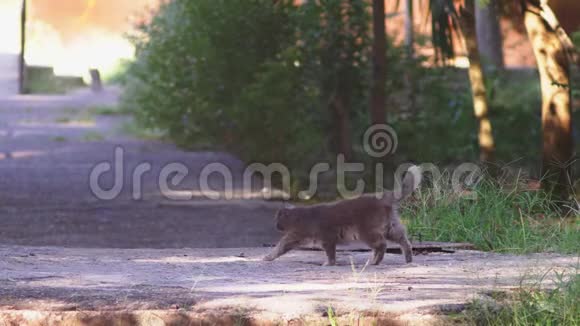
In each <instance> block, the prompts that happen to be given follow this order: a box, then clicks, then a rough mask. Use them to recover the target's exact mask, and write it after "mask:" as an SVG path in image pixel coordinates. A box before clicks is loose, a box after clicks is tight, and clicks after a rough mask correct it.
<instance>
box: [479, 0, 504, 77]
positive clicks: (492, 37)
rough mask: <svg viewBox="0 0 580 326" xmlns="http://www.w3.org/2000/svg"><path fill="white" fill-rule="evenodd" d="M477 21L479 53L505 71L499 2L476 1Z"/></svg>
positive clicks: (495, 0)
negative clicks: (484, 2)
mask: <svg viewBox="0 0 580 326" xmlns="http://www.w3.org/2000/svg"><path fill="white" fill-rule="evenodd" d="M475 21H476V30H477V43H478V44H479V53H480V54H481V56H482V57H483V58H484V60H488V61H489V63H491V64H492V65H493V66H494V67H495V68H498V69H503V68H504V66H505V64H504V57H503V39H502V35H501V29H500V25H499V18H498V8H497V0H489V3H487V4H482V3H480V2H479V1H476V6H475Z"/></svg>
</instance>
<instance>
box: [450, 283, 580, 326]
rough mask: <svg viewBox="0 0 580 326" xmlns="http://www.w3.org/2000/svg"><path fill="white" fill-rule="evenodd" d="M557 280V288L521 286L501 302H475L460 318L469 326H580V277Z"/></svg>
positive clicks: (486, 300)
mask: <svg viewBox="0 0 580 326" xmlns="http://www.w3.org/2000/svg"><path fill="white" fill-rule="evenodd" d="M556 277H557V282H556V288H555V289H551V290H543V289H541V288H540V286H539V285H536V286H531V287H521V288H520V289H518V290H517V291H516V292H515V293H514V294H513V295H509V296H507V297H506V298H500V299H498V300H497V301H496V300H495V299H492V298H489V299H484V300H482V299H479V300H475V301H473V302H472V303H471V304H470V305H469V306H468V308H467V310H466V311H465V313H464V315H463V316H461V317H459V319H461V320H460V321H461V322H462V324H468V325H498V326H499V325H570V326H575V325H580V301H579V300H578V298H580V275H578V273H575V275H573V276H572V277H571V278H567V279H566V278H565V277H564V275H563V274H556Z"/></svg>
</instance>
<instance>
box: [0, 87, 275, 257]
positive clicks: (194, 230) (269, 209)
mask: <svg viewBox="0 0 580 326" xmlns="http://www.w3.org/2000/svg"><path fill="white" fill-rule="evenodd" d="M118 93H119V92H118V90H116V89H114V88H113V89H108V90H107V91H106V92H104V93H102V94H98V95H95V94H93V93H91V92H89V91H78V92H76V93H73V94H70V95H66V96H11V97H4V98H0V244H18V245H35V246H37V245H38V246H67V247H104V248H143V247H147V248H183V247H248V246H261V245H262V244H263V243H265V242H272V241H275V238H276V236H277V235H276V233H275V231H274V230H273V228H272V223H271V221H272V216H273V212H274V210H275V209H276V208H277V207H279V204H276V203H261V202H247V203H243V204H241V203H239V202H220V203H216V202H208V201H203V200H194V201H192V202H191V204H190V205H188V206H186V207H184V206H179V205H177V206H175V205H173V206H170V205H165V206H164V205H163V204H162V202H163V200H164V198H163V196H162V195H161V193H160V190H159V186H158V184H159V183H158V176H159V171H160V170H161V169H162V167H164V166H165V165H166V164H168V163H173V162H180V163H183V164H184V165H185V166H187V168H188V169H189V171H190V175H188V177H186V179H185V180H183V182H182V183H181V184H180V186H179V187H176V190H184V191H191V190H195V189H198V188H199V185H198V184H197V183H198V180H197V178H196V176H198V175H199V173H200V170H201V169H202V167H203V166H205V165H206V164H208V163H213V162H219V163H223V164H225V165H226V166H228V167H229V168H230V169H231V170H232V171H233V172H232V173H233V175H234V178H235V180H239V179H240V178H241V177H240V175H241V173H242V172H241V171H242V170H243V167H244V166H243V164H242V162H240V161H239V160H237V159H236V158H235V157H232V156H231V155H228V154H226V153H214V152H186V151H182V150H179V149H177V148H175V147H174V146H173V145H170V144H165V143H161V142H155V141H143V140H139V139H136V138H134V137H132V136H130V135H127V133H125V132H123V128H124V125H125V124H126V123H127V121H128V118H127V117H123V116H118V115H100V114H99V110H101V111H102V110H103V108H107V107H112V106H113V107H114V106H115V105H116V103H117V100H118ZM119 146H120V147H121V148H123V150H124V162H123V163H124V164H123V167H124V171H125V175H124V187H123V191H122V193H121V195H120V196H119V197H118V198H117V199H115V200H112V201H102V200H99V199H97V198H96V197H95V196H94V195H93V193H92V192H91V189H90V187H89V175H90V171H91V170H92V168H93V167H94V166H95V165H96V164H98V163H100V162H103V161H108V162H113V157H114V153H115V148H117V147H119ZM143 162H147V163H150V164H151V165H152V170H151V171H150V172H148V173H147V174H145V175H144V177H143V189H144V190H143V200H141V201H134V200H132V199H131V191H132V185H133V183H132V176H131V171H133V168H134V167H135V166H137V165H138V164H140V163H143ZM217 178H218V177H217V176H216V178H215V179H217ZM112 180H113V174H112V173H109V174H106V175H105V176H104V178H103V181H102V182H103V188H107V185H109V186H111V185H112ZM211 180H212V179H210V181H211ZM215 182H216V187H218V188H219V184H218V183H219V180H216V181H215Z"/></svg>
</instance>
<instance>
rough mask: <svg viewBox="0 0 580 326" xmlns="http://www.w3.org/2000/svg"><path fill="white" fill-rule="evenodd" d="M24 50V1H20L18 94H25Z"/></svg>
mask: <svg viewBox="0 0 580 326" xmlns="http://www.w3.org/2000/svg"><path fill="white" fill-rule="evenodd" d="M25 50H26V0H22V11H21V15H20V56H19V57H18V92H19V93H20V94H24V93H26V85H25V82H26V61H25V60H24V52H25Z"/></svg>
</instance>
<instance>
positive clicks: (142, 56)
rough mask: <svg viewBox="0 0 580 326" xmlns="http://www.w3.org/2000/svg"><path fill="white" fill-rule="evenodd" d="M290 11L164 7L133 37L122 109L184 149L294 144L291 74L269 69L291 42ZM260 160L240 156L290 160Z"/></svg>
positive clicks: (258, 2)
mask: <svg viewBox="0 0 580 326" xmlns="http://www.w3.org/2000/svg"><path fill="white" fill-rule="evenodd" d="M288 8H289V6H288V5H286V4H285V3H284V2H283V1H278V2H276V3H275V2H273V1H268V0H248V1H236V2H231V1H225V0H218V1H216V0H199V1H187V0H175V1H171V2H169V3H167V4H165V5H163V6H162V7H161V9H160V11H159V13H158V14H157V15H156V16H155V17H154V19H153V21H152V22H151V23H150V24H147V25H144V26H141V28H140V33H139V34H138V35H135V36H134V37H133V40H134V42H135V44H136V46H137V60H136V62H134V63H133V65H132V66H131V67H130V68H129V77H128V80H127V91H126V95H125V97H124V105H125V106H126V107H128V108H129V109H131V110H132V111H134V112H135V114H136V116H137V118H138V120H139V122H141V123H142V124H143V125H144V126H146V127H150V128H159V129H162V130H165V131H166V132H167V134H168V136H169V137H170V138H171V139H172V140H174V141H176V142H177V143H178V144H180V145H183V146H192V145H199V144H211V145H214V146H219V147H221V148H225V149H233V150H235V151H236V152H241V154H245V153H246V151H249V150H252V148H251V147H246V145H254V144H257V142H255V141H259V143H261V144H262V145H264V143H267V145H268V146H263V147H260V148H258V149H261V150H262V151H264V149H270V148H276V146H278V147H279V144H280V141H281V138H284V137H285V138H286V143H288V144H292V143H300V142H299V141H298V138H299V137H300V134H299V131H300V130H303V128H304V126H306V123H305V121H304V119H301V120H300V121H298V120H297V119H290V118H289V114H292V113H294V114H301V113H302V108H301V107H300V104H301V103H299V102H300V101H301V100H302V98H300V94H299V93H296V92H293V91H294V90H295V88H297V87H298V85H297V83H296V78H292V75H293V74H294V73H295V72H294V71H292V69H280V67H282V66H284V65H286V62H275V60H276V58H277V57H279V56H280V54H281V53H282V50H284V49H286V48H287V47H288V46H289V44H290V41H291V39H292V31H291V30H289V28H290V26H291V24H290V23H289V15H288ZM268 70H270V71H268ZM288 79H289V80H288ZM286 80H288V81H286ZM279 82H282V84H278V83H279ZM260 89H261V91H262V94H256V93H257V92H258V91H259V90H260ZM265 92H271V93H270V94H268V93H265ZM262 95H263V96H262ZM268 95H269V96H268ZM256 115H259V117H256ZM247 122H249V123H250V124H247ZM288 130H292V132H289V131H288ZM282 131H283V132H282ZM272 132H274V134H272ZM288 137H291V138H288ZM238 145H242V146H238ZM254 154H256V155H254ZM260 154H261V153H260V151H259V150H255V151H253V152H252V154H251V155H245V156H246V157H250V158H252V159H260V160H262V159H263V160H265V161H268V160H275V159H280V160H284V159H285V158H287V157H288V156H286V157H280V156H278V154H280V153H279V151H278V152H274V153H271V155H260ZM243 156H244V155H243Z"/></svg>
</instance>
